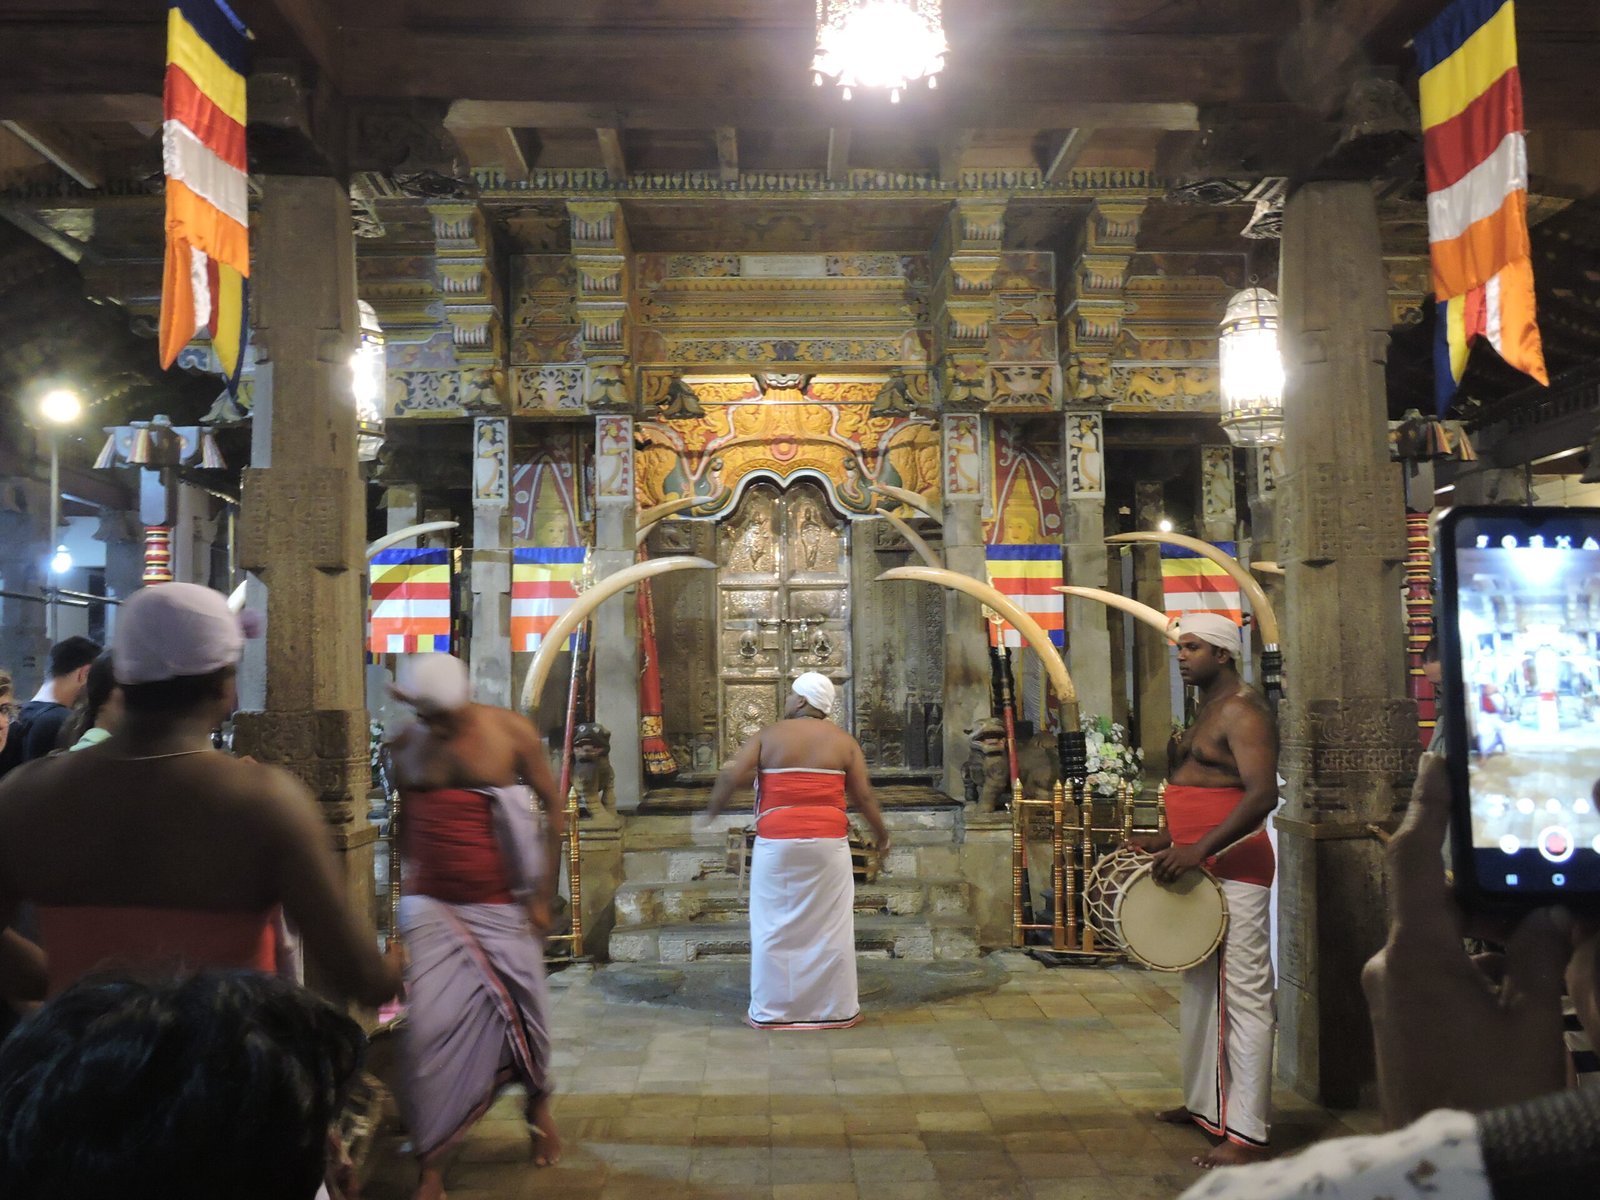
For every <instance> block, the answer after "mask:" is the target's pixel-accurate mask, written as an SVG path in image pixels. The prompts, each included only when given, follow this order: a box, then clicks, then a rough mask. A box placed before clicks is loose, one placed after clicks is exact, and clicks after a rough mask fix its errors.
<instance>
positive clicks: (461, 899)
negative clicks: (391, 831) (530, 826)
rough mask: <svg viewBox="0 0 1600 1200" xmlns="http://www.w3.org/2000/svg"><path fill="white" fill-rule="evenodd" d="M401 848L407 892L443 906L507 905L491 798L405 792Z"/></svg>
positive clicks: (463, 792) (451, 791)
mask: <svg viewBox="0 0 1600 1200" xmlns="http://www.w3.org/2000/svg"><path fill="white" fill-rule="evenodd" d="M400 848H401V852H402V853H403V854H404V855H405V857H406V859H407V861H408V862H409V863H410V865H411V870H410V871H409V872H408V873H407V877H406V880H405V890H406V891H407V892H408V893H412V894H415V895H420V896H432V897H433V898H434V899H435V900H443V901H444V902H445V903H447V904H510V903H511V902H512V899H513V897H512V895H511V884H510V881H509V880H508V878H507V876H506V870H505V864H504V863H503V862H502V861H501V858H500V843H499V840H498V839H497V838H496V837H495V833H494V820H493V817H492V816H491V814H490V805H489V797H488V796H486V795H484V794H483V793H482V792H474V791H470V790H468V789H466V788H440V789H439V790H437V791H431V792H407V793H405V794H404V795H403V796H402V797H401V805H400Z"/></svg>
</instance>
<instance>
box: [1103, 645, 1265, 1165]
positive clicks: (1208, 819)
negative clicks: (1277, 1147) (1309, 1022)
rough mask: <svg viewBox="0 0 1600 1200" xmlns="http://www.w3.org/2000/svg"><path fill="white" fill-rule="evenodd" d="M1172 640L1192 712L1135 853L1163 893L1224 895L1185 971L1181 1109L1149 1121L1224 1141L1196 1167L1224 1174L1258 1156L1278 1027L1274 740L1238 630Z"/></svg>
mask: <svg viewBox="0 0 1600 1200" xmlns="http://www.w3.org/2000/svg"><path fill="white" fill-rule="evenodd" d="M1177 637H1178V673H1179V674H1180V675H1181V676H1182V677H1183V681H1184V683H1186V684H1190V685H1192V686H1193V687H1196V688H1198V689H1199V692H1200V705H1199V709H1198V711H1197V712H1196V713H1195V718H1194V722H1193V724H1191V725H1190V726H1189V728H1188V729H1186V730H1184V731H1183V732H1182V733H1181V734H1177V735H1174V737H1173V740H1172V742H1171V744H1170V745H1169V746H1168V749H1167V793H1166V796H1167V827H1168V834H1167V835H1163V836H1158V837H1145V838H1136V839H1135V840H1134V844H1135V846H1136V848H1138V849H1141V850H1146V851H1149V852H1151V853H1152V854H1153V861H1152V864H1151V865H1152V869H1153V873H1154V875H1155V877H1156V878H1157V880H1159V881H1161V882H1163V883H1170V882H1172V881H1174V880H1176V879H1177V878H1178V877H1179V876H1180V875H1182V874H1183V873H1184V872H1185V871H1188V870H1191V869H1193V868H1195V867H1200V866H1205V867H1206V868H1207V869H1209V870H1210V871H1211V872H1212V874H1213V875H1215V876H1216V877H1217V880H1218V882H1219V883H1220V884H1221V887H1222V891H1223V894H1224V895H1225V896H1226V897H1227V901H1228V929H1227V935H1226V937H1225V938H1224V939H1223V942H1222V946H1221V948H1220V949H1219V950H1218V952H1217V953H1216V954H1213V955H1211V956H1209V957H1208V958H1207V959H1206V960H1205V961H1204V962H1202V963H1201V964H1200V965H1198V966H1196V967H1192V968H1190V969H1189V970H1187V971H1185V972H1184V976H1183V993H1182V999H1181V1007H1180V1010H1179V1015H1180V1031H1181V1035H1182V1046H1183V1087H1184V1106H1183V1107H1182V1108H1174V1109H1171V1110H1169V1111H1167V1112H1163V1113H1160V1114H1158V1118H1159V1119H1160V1120H1162V1121H1167V1122H1170V1123H1172V1124H1178V1125H1182V1124H1187V1123H1188V1122H1190V1121H1193V1122H1194V1123H1195V1124H1196V1125H1199V1126H1200V1128H1202V1129H1204V1130H1205V1131H1206V1132H1207V1133H1210V1134H1212V1135H1213V1136H1215V1137H1219V1138H1221V1139H1222V1141H1221V1143H1220V1144H1219V1145H1217V1146H1216V1147H1215V1148H1214V1149H1212V1151H1211V1152H1210V1153H1209V1154H1207V1155H1204V1156H1203V1157H1196V1159H1195V1162H1196V1164H1197V1165H1199V1166H1202V1167H1225V1166H1234V1165H1237V1164H1239V1163H1246V1162H1253V1161H1256V1160H1257V1159H1261V1158H1264V1157H1266V1154H1267V1134H1268V1127H1269V1124H1270V1117H1271V1102H1272V1041H1273V1034H1274V1032H1275V1030H1276V1026H1277V1019H1276V1015H1275V1013H1274V1008H1273V977H1272V954H1271V941H1270V931H1269V920H1270V914H1271V887H1272V875H1273V866H1274V861H1273V854H1272V844H1271V842H1270V841H1268V839H1267V832H1266V829H1265V828H1264V822H1265V821H1266V819H1267V817H1268V816H1269V815H1270V814H1271V812H1272V810H1273V809H1274V808H1276V807H1277V804H1278V731H1277V729H1276V727H1275V726H1274V724H1273V719H1272V713H1271V711H1270V710H1269V709H1268V707H1267V704H1266V701H1265V700H1263V699H1262V697H1261V696H1260V695H1259V694H1258V693H1257V692H1256V691H1255V690H1254V689H1253V688H1251V687H1249V686H1248V685H1247V684H1246V683H1245V682H1244V681H1243V680H1242V679H1240V678H1239V668H1238V662H1239V657H1240V655H1241V654H1242V653H1243V650H1244V646H1243V642H1242V639H1241V637H1240V632H1239V627H1238V626H1237V625H1235V624H1234V623H1233V622H1232V621H1230V620H1229V619H1228V618H1226V617H1223V616H1218V615H1217V614H1215V613H1191V614H1188V615H1185V616H1184V617H1183V619H1182V620H1181V621H1180V622H1179V624H1178V633H1177ZM1224 849H1226V853H1224V854H1221V855H1220V856H1219V853H1218V852H1219V851H1223V850H1224ZM1219 1047H1220V1048H1221V1051H1222V1056H1219V1053H1218V1050H1219Z"/></svg>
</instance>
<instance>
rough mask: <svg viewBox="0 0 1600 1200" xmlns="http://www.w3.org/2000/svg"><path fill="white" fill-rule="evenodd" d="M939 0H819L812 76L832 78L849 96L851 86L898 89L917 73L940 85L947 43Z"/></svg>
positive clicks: (894, 96)
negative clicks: (939, 78)
mask: <svg viewBox="0 0 1600 1200" xmlns="http://www.w3.org/2000/svg"><path fill="white" fill-rule="evenodd" d="M939 10H940V0H817V53H816V57H815V58H813V59H812V60H811V70H812V73H813V80H814V82H815V83H816V85H817V86H818V87H821V86H822V80H823V77H824V76H827V77H829V78H831V79H833V80H834V81H835V82H836V83H837V84H838V85H839V86H840V87H842V88H843V89H844V98H845V99H846V100H848V99H850V93H851V89H852V88H858V87H863V88H880V89H881V88H887V89H889V99H890V100H891V101H892V102H894V103H896V104H898V103H899V102H900V93H901V92H902V91H903V90H904V89H905V88H906V86H907V85H908V84H910V83H912V82H914V81H916V80H918V79H926V80H927V81H928V86H929V87H930V88H931V87H937V86H938V82H937V80H938V75H939V72H940V71H942V70H944V56H945V54H946V52H947V51H948V50H949V46H948V45H947V44H946V43H945V40H944V22H943V20H942V19H941V16H940V11H939Z"/></svg>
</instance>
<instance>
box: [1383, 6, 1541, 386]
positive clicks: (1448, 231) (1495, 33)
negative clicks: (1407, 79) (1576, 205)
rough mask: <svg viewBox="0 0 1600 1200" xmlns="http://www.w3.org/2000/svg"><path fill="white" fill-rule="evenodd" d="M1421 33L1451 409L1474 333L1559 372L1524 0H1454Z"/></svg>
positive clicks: (1439, 381)
mask: <svg viewBox="0 0 1600 1200" xmlns="http://www.w3.org/2000/svg"><path fill="white" fill-rule="evenodd" d="M1414 45H1415V47H1416V54H1417V66H1418V68H1419V70H1420V71H1421V73H1422V74H1421V79H1420V80H1419V83H1418V90H1419V94H1420V99H1421V107H1422V130H1423V134H1422V140H1423V159H1424V163H1425V165H1426V168H1427V176H1428V243H1429V249H1430V252H1431V257H1432V260H1433V290H1434V298H1435V300H1436V301H1437V303H1438V309H1437V314H1436V319H1437V332H1436V334H1435V338H1434V399H1435V403H1436V404H1437V406H1438V410H1439V413H1440V414H1441V415H1442V414H1443V413H1444V412H1445V410H1446V409H1448V408H1449V406H1450V402H1451V401H1452V400H1453V399H1454V398H1455V393H1456V388H1457V387H1458V386H1459V384H1460V382H1461V376H1462V374H1463V373H1464V372H1465V371H1466V368H1467V354H1468V351H1469V350H1470V348H1471V345H1472V343H1473V341H1474V340H1476V339H1477V338H1484V339H1486V340H1487V341H1488V342H1489V344H1490V345H1491V346H1493V347H1494V349H1495V351H1496V352H1497V353H1498V354H1499V355H1500V357H1501V358H1503V359H1505V361H1506V362H1507V363H1509V364H1510V365H1511V366H1513V367H1516V368H1517V370H1519V371H1522V372H1523V373H1524V374H1527V375H1531V376H1532V377H1533V378H1534V379H1537V380H1538V381H1539V382H1540V383H1543V384H1548V383H1549V382H1550V379H1549V376H1548V374H1547V373H1546V372H1545V366H1544V348H1543V345H1542V343H1541V342H1540V339H1539V327H1538V324H1537V323H1536V321H1535V316H1534V295H1533V256H1532V250H1531V248H1530V245H1529V242H1528V149H1527V139H1526V137H1525V133H1524V131H1525V128H1526V127H1525V125H1524V122H1523V117H1522V75H1521V72H1520V70H1519V68H1518V66H1517V29H1516V5H1515V4H1514V3H1513V0H1456V3H1454V4H1452V5H1451V6H1450V7H1449V8H1447V9H1445V10H1444V12H1442V13H1441V14H1440V15H1439V16H1438V17H1437V18H1436V19H1435V20H1434V21H1432V22H1431V23H1430V24H1429V25H1427V26H1426V27H1424V28H1423V30H1422V31H1421V32H1420V33H1418V34H1417V36H1416V39H1415V42H1414Z"/></svg>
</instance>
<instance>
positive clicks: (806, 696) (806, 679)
mask: <svg viewBox="0 0 1600 1200" xmlns="http://www.w3.org/2000/svg"><path fill="white" fill-rule="evenodd" d="M789 686H790V687H791V688H792V689H793V691H794V694H795V695H796V696H799V697H800V699H802V700H804V701H805V702H806V703H807V704H809V705H811V707H812V708H814V709H816V710H817V711H818V712H821V713H824V714H828V713H832V712H833V680H831V679H829V678H828V677H827V676H826V675H819V674H817V672H815V671H807V672H806V673H805V674H804V675H802V676H800V678H798V679H796V680H795V681H794V682H793V683H792V684H790V685H789Z"/></svg>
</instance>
